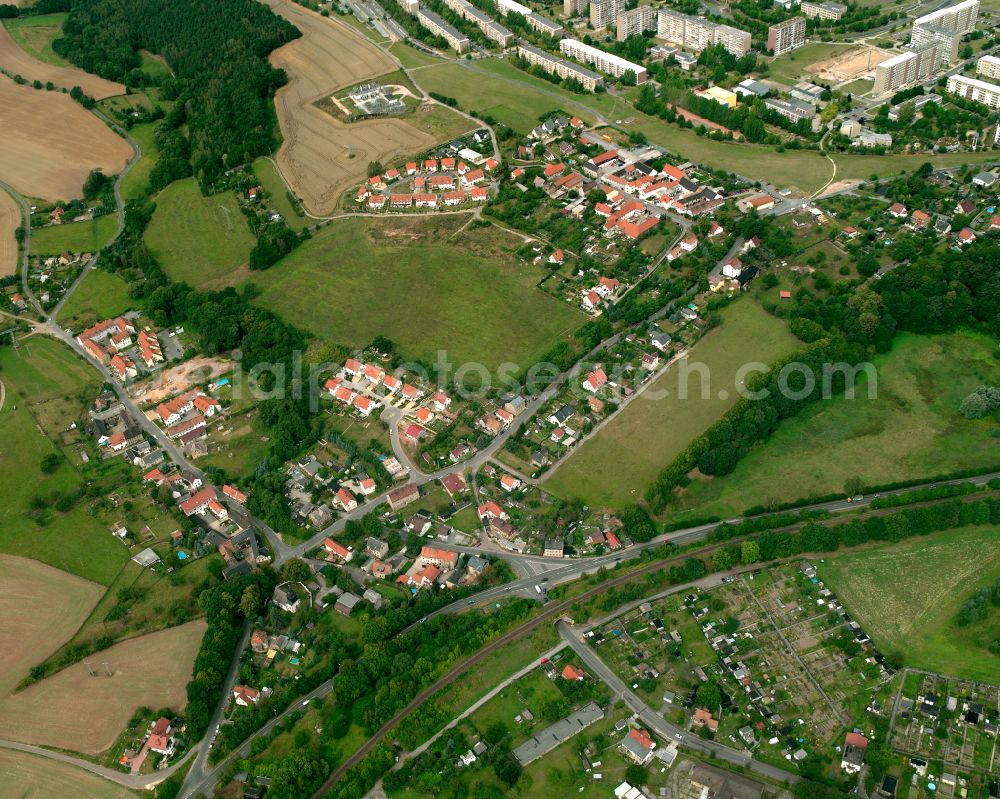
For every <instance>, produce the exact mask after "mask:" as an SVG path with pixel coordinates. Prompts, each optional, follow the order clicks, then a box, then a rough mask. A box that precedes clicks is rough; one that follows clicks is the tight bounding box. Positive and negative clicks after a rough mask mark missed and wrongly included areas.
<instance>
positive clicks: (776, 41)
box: [767, 17, 806, 56]
mask: <svg viewBox="0 0 1000 799" xmlns="http://www.w3.org/2000/svg"><path fill="white" fill-rule="evenodd" d="M805 43H806V18H805V17H791V18H790V19H786V20H785V21H784V22H779V23H777V24H775V25H771V26H770V27H769V28H768V29H767V49H768V50H770V51H771V52H772V53H774V54H775V55H776V56H778V55H782V54H784V53H788V52H791V51H792V50H794V49H795V48H796V47H801V46H802V45H804V44H805Z"/></svg>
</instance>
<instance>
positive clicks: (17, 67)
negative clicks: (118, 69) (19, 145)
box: [0, 14, 125, 100]
mask: <svg viewBox="0 0 1000 799" xmlns="http://www.w3.org/2000/svg"><path fill="white" fill-rule="evenodd" d="M65 16H66V15H65V14H53V15H48V16H41V17H27V18H25V19H19V20H8V21H7V22H6V23H5V24H4V25H0V68H3V69H4V70H6V71H7V72H9V73H10V74H11V75H20V76H21V77H23V78H24V79H25V80H27V81H28V82H29V83H30V82H32V81H36V80H37V81H41V82H42V83H43V84H44V83H49V82H51V83H53V84H55V85H56V86H58V87H59V88H61V89H66V90H69V89H72V88H73V87H74V86H79V87H80V88H81V89H83V91H84V92H85V93H86V94H88V95H90V96H91V97H93V98H94V99H95V100H103V99H104V98H105V97H112V96H114V95H116V94H125V87H124V86H122V85H121V84H120V83H114V82H112V81H110V80H105V79H104V78H99V77H98V76H97V75H91V74H90V73H89V72H84V71H83V70H82V69H77V68H76V67H72V66H68V65H66V62H65V61H63V60H62V59H61V58H59V56H57V55H56V54H55V53H54V52H53V51H52V39H53V38H55V35H56V33H57V32H58V31H59V30H60V29H61V22H58V23H57V22H56V21H54V20H58V19H59V18H63V17H65ZM46 93H48V92H46Z"/></svg>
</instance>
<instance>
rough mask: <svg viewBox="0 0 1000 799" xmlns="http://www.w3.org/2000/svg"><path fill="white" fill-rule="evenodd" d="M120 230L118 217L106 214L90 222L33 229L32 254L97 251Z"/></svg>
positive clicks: (68, 223)
mask: <svg viewBox="0 0 1000 799" xmlns="http://www.w3.org/2000/svg"><path fill="white" fill-rule="evenodd" d="M117 231H118V217H117V216H116V215H115V214H105V215H104V216H99V217H97V218H96V219H92V220H90V221H89V222H67V223H66V224H64V225H48V226H46V227H43V228H37V229H32V231H31V254H32V255H59V253H62V252H66V251H67V250H69V251H70V252H91V253H93V252H97V251H98V250H100V249H101V247H103V246H104V245H105V244H107V243H108V242H109V241H111V239H112V238H113V237H114V235H115V233H116V232H117Z"/></svg>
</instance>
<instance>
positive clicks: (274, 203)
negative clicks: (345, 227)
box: [253, 158, 310, 230]
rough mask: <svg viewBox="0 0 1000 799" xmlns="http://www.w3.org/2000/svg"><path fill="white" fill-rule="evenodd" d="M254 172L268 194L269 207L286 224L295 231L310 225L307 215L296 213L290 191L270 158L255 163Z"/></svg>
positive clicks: (259, 159) (260, 159)
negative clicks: (289, 194)
mask: <svg viewBox="0 0 1000 799" xmlns="http://www.w3.org/2000/svg"><path fill="white" fill-rule="evenodd" d="M253 171H254V174H256V175H257V179H258V180H259V181H260V185H261V186H263V187H264V191H265V192H267V204H268V207H270V208H274V210H275V211H277V212H278V213H279V214H281V215H282V216H283V217H284V218H285V223H286V224H287V225H288V226H289V227H290V228H294V229H295V230H301V229H302V228H304V227H305V226H306V225H308V224H309V222H310V220H309V219H308V218H307V217H306V216H305V215H300V214H298V213H296V212H295V206H293V205H292V203H291V200H289V199H288V189H287V188H286V187H285V182H284V181H283V180H282V179H281V175H279V174H278V169H277V167H275V165H274V162H273V161H272V160H271V159H270V158H258V159H257V160H256V161H254V162H253Z"/></svg>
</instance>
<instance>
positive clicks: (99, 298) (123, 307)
mask: <svg viewBox="0 0 1000 799" xmlns="http://www.w3.org/2000/svg"><path fill="white" fill-rule="evenodd" d="M131 307H132V300H131V299H130V298H129V296H128V284H127V283H126V282H125V280H124V279H123V278H121V277H119V276H118V275H116V274H115V273H114V272H108V271H107V270H105V269H101V268H100V267H98V268H96V269H91V270H90V271H89V272H88V273H87V274H86V275H84V278H83V280H81V281H80V285H79V286H77V287H76V291H74V292H73V293H72V294H70V296H69V299H68V300H66V304H65V305H64V306H63V307H62V309H61V310H60V311H59V324H60V325H62V326H63V327H68V328H70V329H72V330H74V331H76V330H82V329H83V328H85V327H89V326H90V325H92V324H93V323H94V322H98V321H100V320H101V319H109V318H111V317H113V316H118V315H119V314H121V313H123V312H124V311H127V310H128V309H129V308H131Z"/></svg>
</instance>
